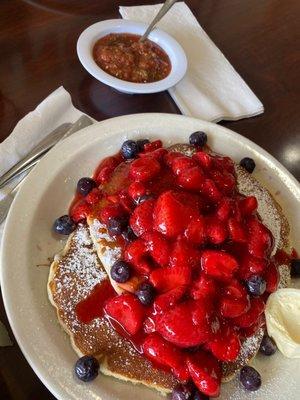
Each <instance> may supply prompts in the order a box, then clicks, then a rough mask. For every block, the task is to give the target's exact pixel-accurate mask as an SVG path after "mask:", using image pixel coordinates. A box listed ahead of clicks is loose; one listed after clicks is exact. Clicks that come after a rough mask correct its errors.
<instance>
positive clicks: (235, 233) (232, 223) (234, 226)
mask: <svg viewBox="0 0 300 400" xmlns="http://www.w3.org/2000/svg"><path fill="white" fill-rule="evenodd" d="M227 226H228V231H229V236H230V239H231V240H232V241H233V242H238V243H245V242H247V234H246V230H245V227H244V226H243V225H242V223H241V222H239V221H238V220H236V219H235V218H229V220H228V223H227Z"/></svg>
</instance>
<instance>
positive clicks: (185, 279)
mask: <svg viewBox="0 0 300 400" xmlns="http://www.w3.org/2000/svg"><path fill="white" fill-rule="evenodd" d="M149 280H150V282H151V283H152V285H153V286H154V287H155V289H156V290H157V291H158V292H160V293H166V292H168V291H169V290H172V289H174V288H176V287H178V286H186V285H188V284H189V283H190V280H191V269H190V267H185V266H182V267H180V266H178V267H172V268H157V269H155V270H154V271H152V272H151V274H150V278H149Z"/></svg>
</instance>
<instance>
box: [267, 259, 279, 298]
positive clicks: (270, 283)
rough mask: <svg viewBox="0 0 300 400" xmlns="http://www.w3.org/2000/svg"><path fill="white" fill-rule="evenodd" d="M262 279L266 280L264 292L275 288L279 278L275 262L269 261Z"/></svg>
mask: <svg viewBox="0 0 300 400" xmlns="http://www.w3.org/2000/svg"><path fill="white" fill-rule="evenodd" d="M264 279H265V281H266V284H267V287H266V292H267V293H273V292H275V291H276V290H277V288H278V284H279V280H280V275H279V272H278V269H277V267H276V265H275V264H273V263H270V264H269V266H268V268H267V269H266V271H265V273H264Z"/></svg>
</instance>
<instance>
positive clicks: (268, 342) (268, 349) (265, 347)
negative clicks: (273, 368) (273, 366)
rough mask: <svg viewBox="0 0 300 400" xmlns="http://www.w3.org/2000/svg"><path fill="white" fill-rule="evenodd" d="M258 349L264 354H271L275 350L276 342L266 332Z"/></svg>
mask: <svg viewBox="0 0 300 400" xmlns="http://www.w3.org/2000/svg"><path fill="white" fill-rule="evenodd" d="M259 351H260V352H261V353H262V354H264V355H265V356H272V355H273V354H274V353H276V351H277V346H276V343H275V342H274V340H273V339H272V338H270V336H268V335H267V334H265V335H264V337H263V339H262V341H261V344H260V349H259Z"/></svg>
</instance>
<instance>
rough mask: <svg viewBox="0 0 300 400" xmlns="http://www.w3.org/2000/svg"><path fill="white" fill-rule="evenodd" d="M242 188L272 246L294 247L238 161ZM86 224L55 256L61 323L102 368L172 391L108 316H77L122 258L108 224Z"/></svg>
mask: <svg viewBox="0 0 300 400" xmlns="http://www.w3.org/2000/svg"><path fill="white" fill-rule="evenodd" d="M172 150H174V151H179V152H181V153H183V154H186V155H191V154H192V153H193V151H194V149H193V148H192V147H191V146H189V145H182V144H179V145H175V146H172ZM235 170H236V175H237V182H238V189H239V191H240V193H242V194H244V195H246V196H248V195H254V196H256V198H257V201H258V213H259V215H260V217H261V219H262V221H263V223H264V224H265V225H266V226H267V227H268V228H269V229H270V231H271V232H272V234H273V237H274V250H273V254H275V253H276V251H277V250H279V249H282V250H285V251H287V252H289V251H290V248H289V246H290V244H289V224H288V221H287V219H286V217H285V216H284V214H283V212H282V209H281V207H280V205H279V204H278V203H277V202H276V201H275V199H274V198H273V197H272V195H271V194H270V192H269V191H268V190H267V189H266V188H265V187H263V186H262V185H261V184H260V183H259V182H258V181H257V180H256V179H255V178H254V177H253V176H252V175H250V174H249V173H248V172H247V171H245V170H244V169H243V168H242V167H240V166H239V165H236V166H235ZM87 223H88V228H87V226H86V225H79V226H78V228H77V229H76V231H75V233H74V234H73V235H72V236H71V237H70V239H69V240H68V242H67V245H66V247H65V249H64V250H63V252H62V254H61V255H59V256H56V257H55V259H54V262H53V263H52V265H51V268H50V275H49V282H48V293H49V298H50V301H51V303H52V304H53V305H54V306H55V307H56V309H57V315H58V319H59V322H60V323H61V325H62V326H63V328H64V329H65V331H66V332H67V333H68V334H69V335H70V338H71V343H72V346H73V348H74V350H75V351H76V352H77V354H78V355H83V354H92V355H94V356H96V357H97V358H99V359H100V360H101V363H100V365H101V367H100V368H101V371H102V372H103V373H104V374H106V375H111V376H114V377H116V378H119V379H123V380H127V381H130V382H132V383H142V384H144V385H146V386H148V387H151V388H155V389H157V390H159V391H160V392H161V393H162V394H166V393H169V392H171V390H172V388H173V387H174V386H175V385H176V383H177V381H176V379H175V378H174V377H173V376H172V375H171V374H169V373H166V372H164V371H162V370H159V369H156V368H154V367H153V366H152V364H151V363H150V362H149V361H148V360H146V359H145V358H144V357H142V356H140V355H139V354H138V353H137V352H136V350H135V349H134V348H133V347H132V345H131V344H130V343H129V342H128V341H127V340H126V339H124V338H123V337H120V336H119V335H118V334H117V333H116V332H115V331H114V330H113V329H112V328H111V327H110V325H109V324H108V322H107V321H106V320H105V319H104V318H96V319H95V320H93V321H92V322H91V323H89V324H83V323H80V321H78V319H77V317H76V314H75V307H76V304H77V303H78V302H79V301H80V300H82V299H84V298H85V297H86V296H87V295H88V294H89V293H90V292H91V291H92V289H93V287H94V286H95V285H96V284H97V283H100V282H102V281H103V280H105V279H109V277H110V269H111V266H112V265H113V263H114V262H115V261H116V260H118V259H120V257H121V248H120V247H118V245H117V244H116V242H115V241H114V239H113V238H112V237H111V236H110V235H109V234H108V232H107V229H106V226H105V225H103V224H101V222H100V221H99V220H98V219H96V218H88V220H87ZM279 272H280V284H279V287H287V286H289V284H290V274H289V268H288V267H287V266H285V265H282V266H280V267H279ZM111 283H112V285H113V287H114V288H115V290H116V291H117V292H118V293H121V292H122V291H123V290H122V289H121V288H120V287H119V286H118V285H117V283H116V282H114V281H113V280H111ZM263 334H264V329H263V328H261V329H259V330H258V332H256V334H255V335H253V336H251V337H249V338H247V339H246V340H245V341H244V342H243V344H242V348H241V351H240V354H239V356H238V358H237V360H236V361H235V362H230V363H223V364H222V367H223V368H222V369H223V378H222V381H223V382H227V381H229V380H231V379H232V378H233V377H234V376H235V374H236V373H237V372H238V371H239V370H240V368H242V367H243V366H244V365H246V364H248V363H249V362H250V361H251V359H252V358H253V357H255V355H256V353H257V351H258V350H259V347H260V343H261V340H262V337H263Z"/></svg>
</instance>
